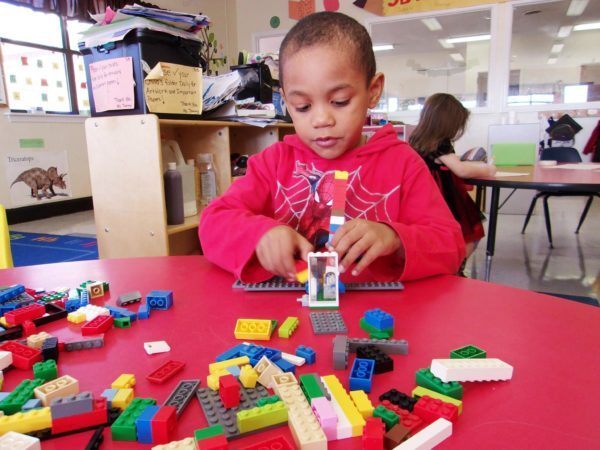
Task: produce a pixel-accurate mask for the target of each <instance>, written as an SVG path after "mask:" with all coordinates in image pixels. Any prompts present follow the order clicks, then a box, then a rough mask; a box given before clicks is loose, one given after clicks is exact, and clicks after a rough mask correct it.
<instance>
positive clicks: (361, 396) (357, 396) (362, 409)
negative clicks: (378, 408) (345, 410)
mask: <svg viewBox="0 0 600 450" xmlns="http://www.w3.org/2000/svg"><path fill="white" fill-rule="evenodd" d="M350 398H351V399H352V401H353V402H354V406H356V409H358V412H359V413H360V415H361V416H363V418H364V419H365V420H367V419H368V418H369V417H373V410H374V409H375V408H374V407H373V403H371V399H369V396H368V395H367V394H366V393H365V391H362V390H358V391H350Z"/></svg>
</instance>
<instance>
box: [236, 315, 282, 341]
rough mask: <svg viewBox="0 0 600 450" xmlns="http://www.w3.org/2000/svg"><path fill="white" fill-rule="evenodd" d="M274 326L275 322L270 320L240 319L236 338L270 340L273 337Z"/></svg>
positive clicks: (237, 323)
mask: <svg viewBox="0 0 600 450" xmlns="http://www.w3.org/2000/svg"><path fill="white" fill-rule="evenodd" d="M272 326H273V323H272V322H271V321H270V320H263V319H238V320H237V322H236V324H235V331H234V334H235V338H236V339H253V340H255V341H268V340H270V339H271V327H272Z"/></svg>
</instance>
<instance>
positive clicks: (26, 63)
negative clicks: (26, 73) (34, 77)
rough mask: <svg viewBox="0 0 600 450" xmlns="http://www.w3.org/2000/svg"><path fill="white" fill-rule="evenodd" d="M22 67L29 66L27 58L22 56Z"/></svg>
mask: <svg viewBox="0 0 600 450" xmlns="http://www.w3.org/2000/svg"><path fill="white" fill-rule="evenodd" d="M21 65H22V66H28V65H29V63H28V62H27V56H21Z"/></svg>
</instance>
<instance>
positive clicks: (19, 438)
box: [0, 431, 42, 450]
mask: <svg viewBox="0 0 600 450" xmlns="http://www.w3.org/2000/svg"><path fill="white" fill-rule="evenodd" d="M41 448H42V445H41V444H40V440H39V439H38V438H34V437H32V436H27V435H26V434H21V433H16V432H14V431H9V432H7V433H5V434H4V435H3V436H2V437H0V450H41Z"/></svg>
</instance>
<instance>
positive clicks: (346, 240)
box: [335, 226, 364, 267]
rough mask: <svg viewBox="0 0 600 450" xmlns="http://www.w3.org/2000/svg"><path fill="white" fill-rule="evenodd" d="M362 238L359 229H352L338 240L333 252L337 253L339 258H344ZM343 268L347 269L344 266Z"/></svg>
mask: <svg viewBox="0 0 600 450" xmlns="http://www.w3.org/2000/svg"><path fill="white" fill-rule="evenodd" d="M363 237H364V236H363V235H362V234H361V231H360V227H356V226H355V227H352V229H350V230H349V231H347V232H346V234H345V235H344V236H343V237H342V238H341V239H340V240H339V242H338V245H336V246H335V251H336V252H338V255H339V256H340V258H344V259H345V256H346V253H348V252H349V251H350V249H351V248H352V247H353V246H354V245H356V243H357V242H358V241H360V240H361V239H362V238H363ZM344 267H348V266H347V265H345V264H344Z"/></svg>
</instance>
